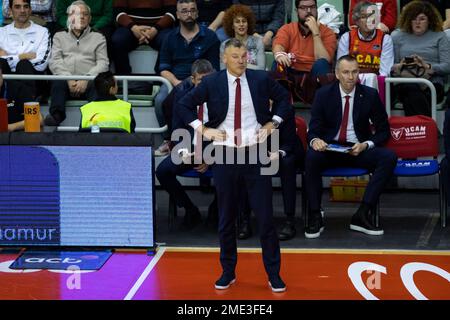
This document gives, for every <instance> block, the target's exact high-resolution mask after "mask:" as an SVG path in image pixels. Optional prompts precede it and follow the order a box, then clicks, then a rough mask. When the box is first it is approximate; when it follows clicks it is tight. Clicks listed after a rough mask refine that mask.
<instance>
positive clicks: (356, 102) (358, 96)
mask: <svg viewBox="0 0 450 320" xmlns="http://www.w3.org/2000/svg"><path fill="white" fill-rule="evenodd" d="M362 99H363V95H362V93H361V88H360V85H359V84H356V89H355V97H354V98H353V123H355V122H356V121H357V120H358V117H359V112H360V108H361V103H362Z"/></svg>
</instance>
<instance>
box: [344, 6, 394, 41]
mask: <svg viewBox="0 0 450 320" xmlns="http://www.w3.org/2000/svg"><path fill="white" fill-rule="evenodd" d="M360 1H362V0H350V9H349V21H350V26H352V27H356V25H355V23H356V21H355V20H354V19H353V8H354V7H355V6H356V5H357V4H358V2H360ZM372 2H373V3H374V4H375V3H376V5H377V6H379V10H380V15H381V16H380V22H379V23H378V24H377V29H380V30H381V31H383V32H384V33H390V32H392V31H393V30H394V29H395V25H396V24H397V0H373V1H372Z"/></svg>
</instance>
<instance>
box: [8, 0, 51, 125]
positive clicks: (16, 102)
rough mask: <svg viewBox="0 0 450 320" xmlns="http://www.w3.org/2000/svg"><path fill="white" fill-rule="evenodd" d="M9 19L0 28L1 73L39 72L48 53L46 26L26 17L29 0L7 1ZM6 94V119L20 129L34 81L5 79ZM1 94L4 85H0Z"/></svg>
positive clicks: (34, 88) (31, 99)
mask: <svg viewBox="0 0 450 320" xmlns="http://www.w3.org/2000/svg"><path fill="white" fill-rule="evenodd" d="M9 10H10V12H11V15H12V18H13V22H12V23H11V24H9V25H7V26H5V27H2V28H0V67H1V69H2V73H3V74H31V75H33V74H43V72H44V70H45V69H46V68H47V65H48V63H49V57H50V50H51V47H50V38H49V33H48V30H47V29H46V28H44V27H41V26H40V25H37V24H35V23H34V22H33V21H31V20H30V16H31V13H32V11H31V5H30V0H12V1H11V2H10V4H9ZM5 87H7V89H6V98H7V99H8V101H9V102H10V103H12V104H13V107H11V108H9V112H8V117H9V123H18V124H17V125H15V126H14V129H17V130H19V129H23V104H24V102H29V101H33V100H35V99H36V96H37V90H36V81H34V80H7V81H6V86H5ZM2 89H3V92H2V96H3V95H4V90H5V88H2Z"/></svg>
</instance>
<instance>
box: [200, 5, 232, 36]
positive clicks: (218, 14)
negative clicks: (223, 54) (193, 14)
mask: <svg viewBox="0 0 450 320" xmlns="http://www.w3.org/2000/svg"><path fill="white" fill-rule="evenodd" d="M196 2H197V9H198V20H197V22H198V24H199V25H201V26H204V27H207V28H209V29H211V30H212V31H214V32H215V33H216V35H217V38H219V41H220V42H222V41H224V40H226V39H227V35H226V34H225V31H224V29H223V27H222V24H223V16H224V14H225V10H226V9H228V8H229V7H230V6H231V5H232V4H233V1H232V0H197V1H196Z"/></svg>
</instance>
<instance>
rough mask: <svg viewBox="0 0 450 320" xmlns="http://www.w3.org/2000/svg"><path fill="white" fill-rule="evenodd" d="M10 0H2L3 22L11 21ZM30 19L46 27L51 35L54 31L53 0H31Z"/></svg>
mask: <svg viewBox="0 0 450 320" xmlns="http://www.w3.org/2000/svg"><path fill="white" fill-rule="evenodd" d="M9 2H10V0H3V6H2V10H3V17H4V23H5V24H8V23H11V14H10V10H9ZM31 11H32V14H31V17H30V19H31V21H33V22H34V23H36V24H39V25H41V26H43V27H46V28H47V29H48V30H49V32H50V34H51V35H52V36H53V35H54V34H55V32H56V17H55V1H54V0H31Z"/></svg>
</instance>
